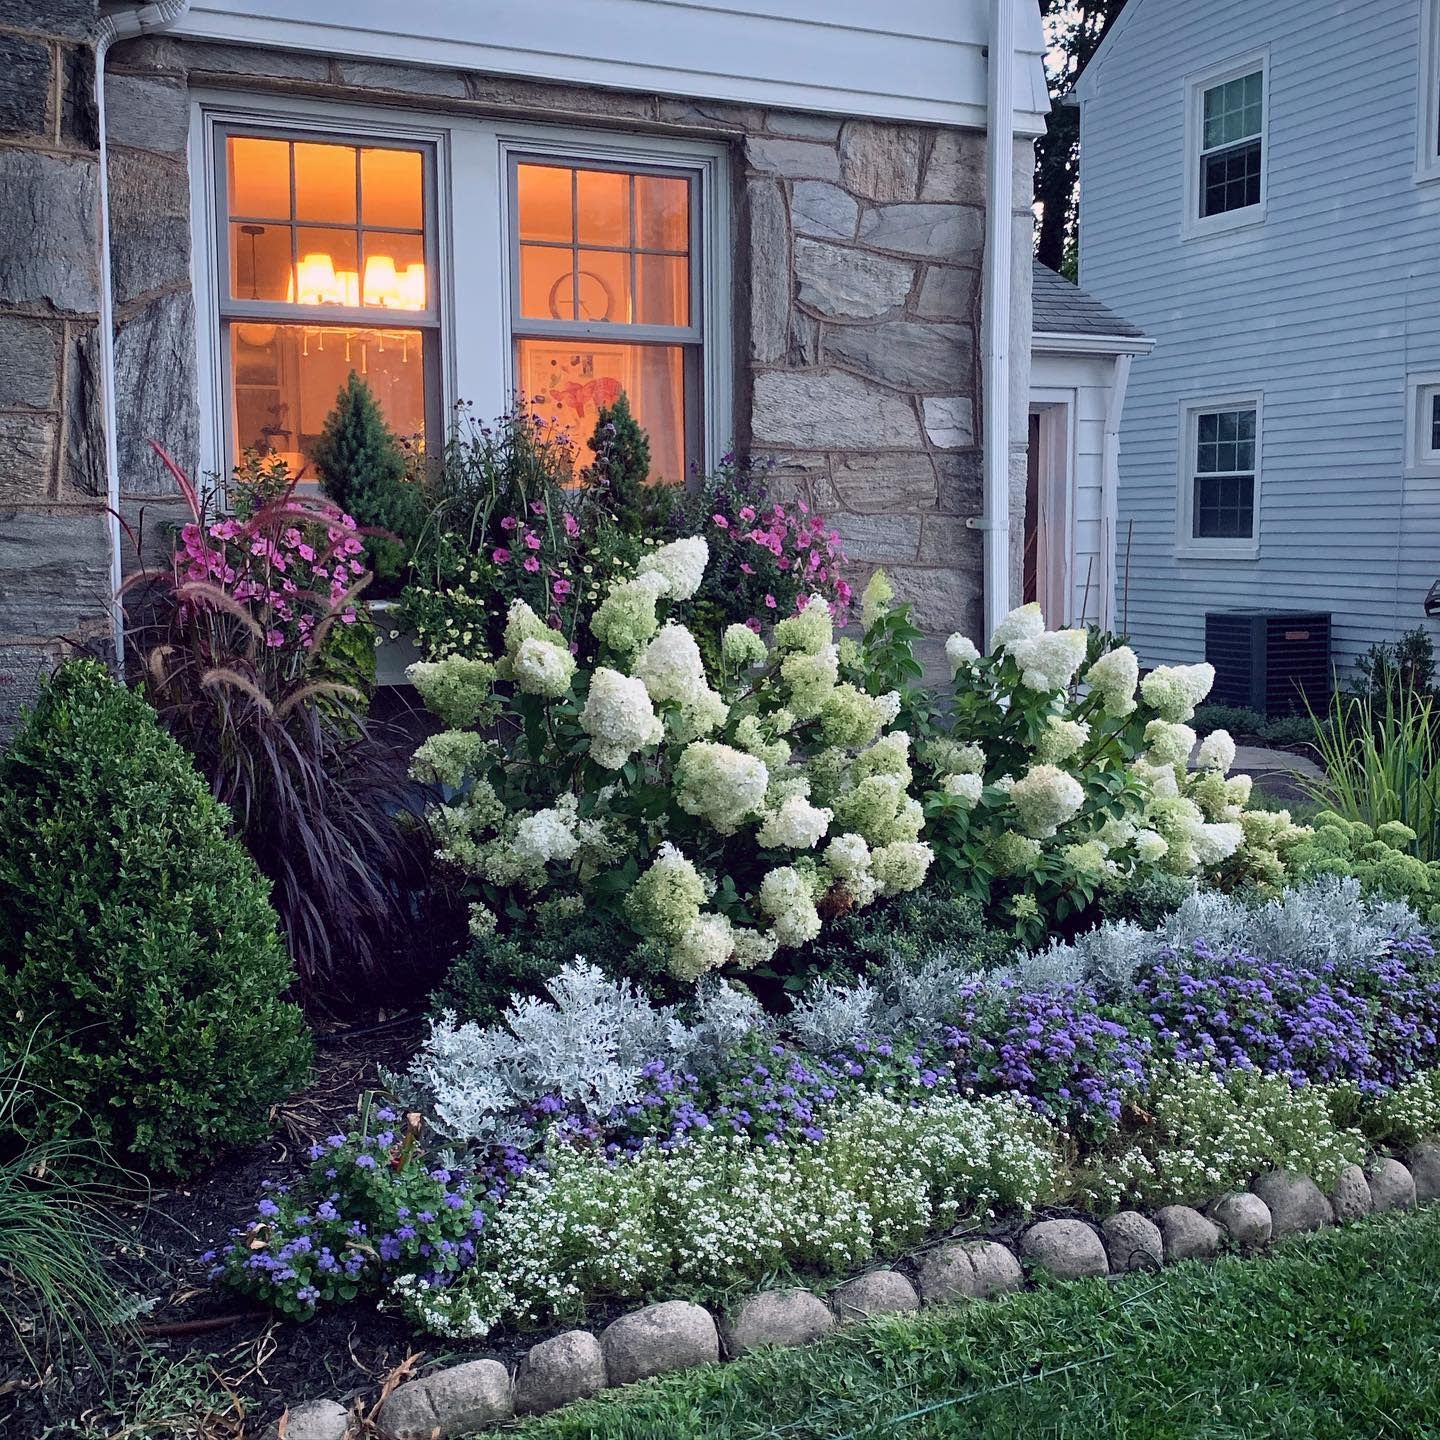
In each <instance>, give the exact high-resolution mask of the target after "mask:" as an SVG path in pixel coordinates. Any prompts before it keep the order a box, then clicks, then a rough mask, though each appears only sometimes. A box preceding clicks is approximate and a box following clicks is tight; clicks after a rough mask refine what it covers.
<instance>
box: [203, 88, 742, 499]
mask: <svg viewBox="0 0 1440 1440" xmlns="http://www.w3.org/2000/svg"><path fill="white" fill-rule="evenodd" d="M236 125H239V126H244V125H251V126H264V127H265V128H267V129H270V130H275V131H277V132H280V131H290V132H294V133H295V134H297V135H299V136H301V137H302V138H303V137H305V136H307V135H313V136H315V137H316V138H328V139H332V140H338V141H341V142H345V141H346V140H347V139H360V140H362V141H363V140H364V139H366V138H370V137H374V138H380V139H385V140H389V141H391V142H398V143H420V144H424V145H428V146H431V147H433V152H434V157H435V164H434V170H435V182H434V191H435V194H434V221H433V223H434V226H435V234H434V239H433V242H432V243H433V250H434V254H435V256H436V264H437V270H436V274H435V281H434V283H435V289H436V296H437V301H438V306H439V316H440V344H439V350H440V363H439V376H438V383H439V386H440V402H441V413H442V418H443V422H444V426H445V428H446V429H447V430H448V427H449V423H450V418H451V416H452V414H453V407H454V405H455V403H456V402H457V401H458V400H466V401H469V402H471V403H472V404H473V406H474V408H475V413H477V414H478V415H480V416H492V415H495V414H498V413H499V412H500V411H502V410H504V409H505V408H507V407H508V406H509V404H510V403H511V397H512V396H513V394H514V384H515V367H514V344H513V341H512V338H511V332H510V313H511V304H510V293H511V285H512V280H511V273H510V268H511V267H510V258H509V254H510V225H511V219H510V206H511V202H510V197H509V185H508V183H507V176H508V173H509V156H510V153H511V152H512V151H514V152H518V153H522V154H527V155H534V154H548V155H553V156H555V157H557V158H565V159H567V160H569V161H571V162H572V163H576V164H580V165H584V164H585V163H586V162H587V161H601V162H604V161H608V162H610V163H612V164H636V165H638V166H641V167H644V166H646V165H649V166H658V167H661V168H669V169H674V168H677V167H679V168H685V169H693V170H694V171H695V172H696V173H697V175H698V177H699V179H698V193H699V197H700V206H701V212H700V221H699V236H700V253H699V256H698V259H697V260H696V261H695V262H694V263H696V264H698V265H699V267H700V279H699V282H698V285H697V293H698V294H699V295H700V304H701V315H702V316H703V326H704V338H703V345H702V352H701V356H702V358H701V384H700V395H699V401H700V409H701V416H700V424H701V428H702V436H703V443H702V445H701V447H700V453H701V458H702V463H703V465H704V467H705V469H706V470H713V469H714V468H715V467H716V465H717V464H718V462H719V458H720V456H721V455H722V454H723V453H724V452H725V451H726V450H727V449H729V448H730V445H731V442H732V439H733V436H734V429H733V426H734V420H733V394H732V382H733V361H732V355H733V343H734V342H733V317H732V312H733V308H734V292H733V287H732V281H731V260H730V257H731V254H732V250H733V245H732V232H731V206H730V181H729V170H728V165H729V161H728V156H727V152H726V149H725V147H724V146H723V145H720V144H716V143H712V142H705V141H697V140H688V139H671V138H669V137H657V136H647V135H629V134H622V133H619V132H608V131H603V130H593V129H582V128H572V127H569V126H562V125H550V124H525V123H520V122H508V121H497V120H491V119H482V118H480V117H471V116H448V115H447V116H441V115H436V114H434V113H433V112H431V113H419V112H407V111H403V110H396V109H393V108H391V107H389V106H380V105H363V104H361V105H352V104H347V103H345V102H342V101H328V100H310V99H304V98H295V97H291V96H282V95H237V94H236V93H235V92H234V91H225V90H213V91H207V90H197V91H196V92H195V93H194V96H193V101H192V106H191V124H190V187H191V215H192V216H193V217H195V223H193V224H192V225H191V249H192V276H193V282H194V298H195V312H196V351H197V353H196V365H197V372H198V377H199V387H198V388H199V395H200V416H199V420H200V447H199V455H200V472H201V474H202V475H204V476H207V477H219V478H221V479H222V480H223V479H224V478H225V477H228V475H229V473H230V469H231V451H230V448H229V444H230V441H229V428H228V423H227V410H228V405H229V401H228V398H227V393H228V388H229V378H228V376H227V375H226V373H225V363H224V354H223V351H222V348H221V343H220V340H221V319H220V298H221V296H222V294H223V293H224V291H223V287H224V285H225V284H226V276H225V275H224V274H223V273H222V272H221V270H220V268H219V261H220V253H219V252H220V247H219V241H218V233H217V226H216V224H215V223H214V222H213V221H210V219H209V217H212V216H214V215H216V214H217V213H218V209H217V206H218V197H217V193H216V183H217V178H218V177H217V174H216V167H215V164H214V155H215V142H216V132H217V130H219V129H223V128H226V127H229V126H236ZM202 219H203V220H204V221H206V222H208V223H201V222H202ZM617 338H619V337H617ZM438 439H439V440H440V441H443V439H444V434H443V433H442V435H441V436H440V437H438Z"/></svg>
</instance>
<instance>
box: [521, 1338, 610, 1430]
mask: <svg viewBox="0 0 1440 1440" xmlns="http://www.w3.org/2000/svg"><path fill="white" fill-rule="evenodd" d="M604 1388H605V1354H604V1352H603V1351H602V1350H601V1349H600V1342H599V1341H598V1340H597V1339H596V1338H595V1337H594V1336H593V1335H591V1334H589V1333H588V1332H587V1331H584V1330H567V1331H566V1332H565V1334H563V1335H553V1336H551V1338H550V1339H549V1340H542V1341H541V1342H540V1343H539V1344H538V1345H532V1346H531V1347H530V1351H529V1353H528V1354H527V1355H526V1356H525V1358H524V1359H523V1360H522V1361H521V1362H520V1365H519V1368H518V1369H517V1370H516V1371H515V1413H516V1414H517V1415H544V1414H545V1413H546V1412H547V1411H549V1410H558V1409H559V1408H560V1407H561V1406H562V1405H569V1404H570V1403H571V1402H572V1401H575V1400H584V1399H586V1398H588V1397H589V1396H591V1395H594V1394H596V1393H597V1392H598V1391H600V1390H603V1389H604Z"/></svg>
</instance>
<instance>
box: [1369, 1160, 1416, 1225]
mask: <svg viewBox="0 0 1440 1440" xmlns="http://www.w3.org/2000/svg"><path fill="white" fill-rule="evenodd" d="M1365 1178H1366V1180H1368V1181H1369V1184H1370V1201H1371V1204H1372V1206H1373V1207H1374V1209H1375V1212H1376V1213H1377V1214H1379V1213H1380V1212H1381V1211H1384V1210H1413V1209H1414V1208H1415V1177H1414V1176H1413V1175H1411V1173H1410V1172H1409V1171H1408V1170H1407V1169H1406V1168H1405V1167H1404V1166H1403V1165H1402V1164H1401V1163H1400V1162H1399V1161H1398V1160H1391V1159H1389V1158H1382V1159H1379V1160H1376V1161H1375V1162H1374V1163H1373V1164H1372V1165H1371V1166H1370V1168H1369V1170H1367V1171H1366V1172H1365Z"/></svg>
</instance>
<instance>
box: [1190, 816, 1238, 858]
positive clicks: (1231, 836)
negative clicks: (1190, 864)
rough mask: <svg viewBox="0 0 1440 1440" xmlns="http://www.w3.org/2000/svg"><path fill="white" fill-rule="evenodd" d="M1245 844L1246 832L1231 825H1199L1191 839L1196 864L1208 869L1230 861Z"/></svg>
mask: <svg viewBox="0 0 1440 1440" xmlns="http://www.w3.org/2000/svg"><path fill="white" fill-rule="evenodd" d="M1244 843H1245V831H1244V830H1243V829H1242V828H1241V827H1240V826H1239V825H1235V824H1231V823H1228V822H1227V823H1224V824H1219V825H1199V826H1197V827H1196V828H1195V831H1194V833H1193V835H1192V837H1191V845H1192V846H1193V847H1194V851H1195V863H1196V864H1197V865H1199V866H1201V867H1202V868H1206V869H1208V868H1209V867H1210V866H1211V865H1218V864H1220V862H1221V861H1222V860H1228V859H1229V858H1230V857H1231V856H1232V855H1233V854H1234V853H1235V852H1236V851H1237V850H1238V849H1239V848H1240V847H1241V846H1242V845H1243V844H1244Z"/></svg>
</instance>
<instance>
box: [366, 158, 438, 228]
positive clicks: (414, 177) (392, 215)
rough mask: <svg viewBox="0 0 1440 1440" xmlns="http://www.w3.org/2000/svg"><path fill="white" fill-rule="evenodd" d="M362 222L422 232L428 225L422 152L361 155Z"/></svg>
mask: <svg viewBox="0 0 1440 1440" xmlns="http://www.w3.org/2000/svg"><path fill="white" fill-rule="evenodd" d="M360 202H361V217H360V218H361V219H362V221H363V222H364V223H365V224H366V225H382V226H387V227H394V228H398V229H402V230H419V229H422V228H423V226H424V224H425V207H424V202H423V200H422V198H421V178H420V152H419V151H418V150H362V151H361V152H360Z"/></svg>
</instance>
